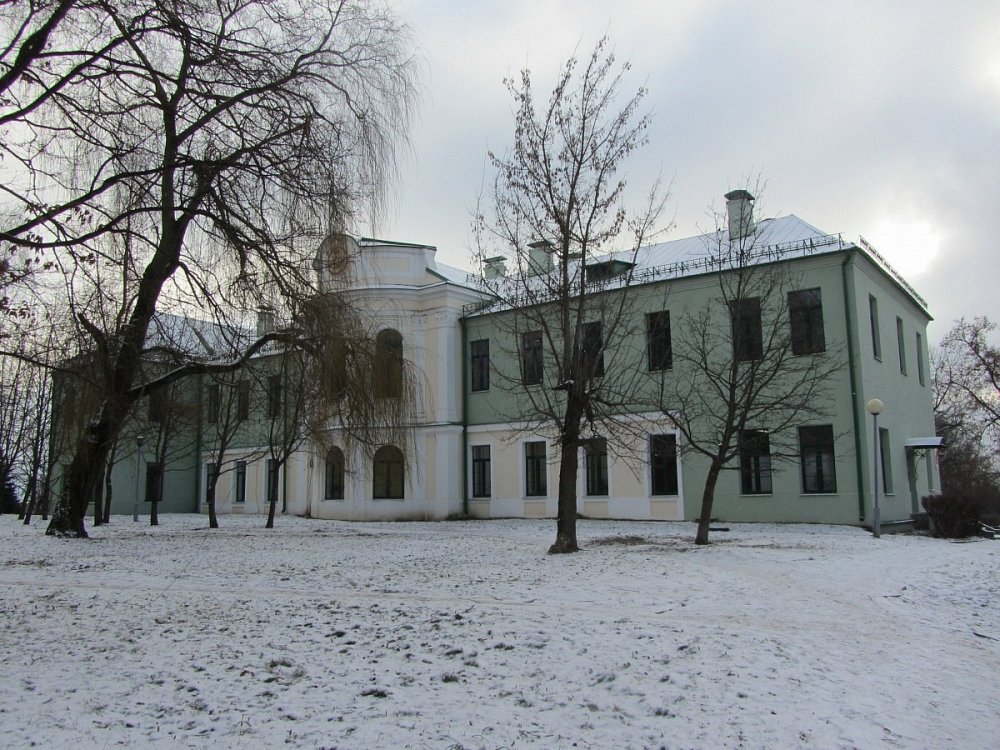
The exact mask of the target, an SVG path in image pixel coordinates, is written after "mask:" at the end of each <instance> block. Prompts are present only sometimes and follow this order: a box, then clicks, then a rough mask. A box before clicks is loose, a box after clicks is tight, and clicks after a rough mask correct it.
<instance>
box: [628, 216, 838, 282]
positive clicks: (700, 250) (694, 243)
mask: <svg viewBox="0 0 1000 750" xmlns="http://www.w3.org/2000/svg"><path fill="white" fill-rule="evenodd" d="M726 241H728V232H726V231H725V230H719V231H715V232H708V233H706V234H698V235H695V236H693V237H682V238H680V239H676V240H670V241H668V242H661V243H659V244H657V245H649V246H647V247H644V248H641V249H640V250H639V254H638V256H637V258H636V259H637V261H638V266H639V268H640V269H647V270H648V269H651V268H658V267H661V266H666V265H671V264H675V263H685V262H691V261H697V260H701V259H703V258H705V257H707V256H708V255H709V254H710V253H711V251H712V249H713V248H717V247H718V246H719V244H720V243H722V242H726ZM835 242H840V237H839V236H837V235H828V234H826V233H824V232H821V231H820V230H819V229H817V228H816V227H814V226H813V225H812V224H809V223H807V222H805V221H803V220H802V219H800V218H799V217H798V216H795V215H794V214H789V215H788V216H781V217H779V218H776V219H762V220H761V221H759V222H758V223H757V230H756V232H755V234H754V238H753V246H754V248H760V249H762V250H763V249H764V248H773V247H782V248H785V251H784V252H783V254H782V255H783V257H786V258H787V257H796V256H801V255H807V254H810V253H809V248H810V247H812V248H815V247H816V246H817V244H818V243H819V244H822V246H826V245H828V244H834V243H835ZM626 255H628V256H630V255H631V253H612V257H616V258H622V257H623V256H626Z"/></svg>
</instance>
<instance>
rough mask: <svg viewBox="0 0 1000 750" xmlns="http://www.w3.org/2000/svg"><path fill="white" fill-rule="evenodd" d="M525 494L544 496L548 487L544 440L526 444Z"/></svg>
mask: <svg viewBox="0 0 1000 750" xmlns="http://www.w3.org/2000/svg"><path fill="white" fill-rule="evenodd" d="M524 470H525V488H524V494H525V495H528V496H529V497H544V496H545V495H546V494H547V492H548V490H547V487H546V471H545V443H544V442H542V441H539V442H532V443H525V444H524Z"/></svg>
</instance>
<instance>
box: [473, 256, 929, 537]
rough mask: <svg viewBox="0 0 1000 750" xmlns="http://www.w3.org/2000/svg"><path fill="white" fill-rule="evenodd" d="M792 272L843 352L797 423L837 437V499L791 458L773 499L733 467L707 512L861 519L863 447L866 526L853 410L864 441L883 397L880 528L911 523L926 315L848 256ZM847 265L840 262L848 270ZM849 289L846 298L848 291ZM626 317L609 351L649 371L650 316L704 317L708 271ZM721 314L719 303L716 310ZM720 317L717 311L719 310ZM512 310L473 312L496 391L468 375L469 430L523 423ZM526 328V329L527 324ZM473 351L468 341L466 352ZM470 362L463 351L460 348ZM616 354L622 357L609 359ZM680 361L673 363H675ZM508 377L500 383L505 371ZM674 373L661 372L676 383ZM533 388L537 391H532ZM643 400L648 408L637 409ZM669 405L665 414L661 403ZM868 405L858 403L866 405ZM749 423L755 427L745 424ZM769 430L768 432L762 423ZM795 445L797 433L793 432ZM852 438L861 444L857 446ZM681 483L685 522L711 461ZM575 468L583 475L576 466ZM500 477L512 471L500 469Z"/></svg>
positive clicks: (925, 424) (924, 426)
mask: <svg viewBox="0 0 1000 750" xmlns="http://www.w3.org/2000/svg"><path fill="white" fill-rule="evenodd" d="M788 263H789V268H790V272H791V278H792V280H791V282H790V283H789V289H808V288H814V287H819V288H820V289H821V294H822V302H823V319H824V333H825V338H826V345H827V351H828V352H839V354H838V356H839V358H840V367H839V369H838V371H837V374H836V375H835V376H833V380H832V382H831V384H830V392H831V396H830V401H829V403H828V404H827V407H826V412H827V414H828V415H829V416H828V417H824V418H816V419H811V420H808V421H804V422H803V425H806V424H831V425H832V426H833V431H834V435H835V449H834V450H835V457H836V471H837V492H836V493H834V494H829V495H816V494H804V493H802V492H801V482H800V467H799V464H798V461H797V460H777V459H776V460H775V462H774V476H773V485H774V491H773V493H772V494H771V495H747V496H744V495H742V494H741V492H740V478H739V471H738V463H737V462H734V464H733V465H732V466H731V467H730V469H731V470H729V471H727V472H725V473H724V475H723V476H722V478H721V479H720V481H719V484H718V486H717V489H716V493H715V505H714V510H713V515H714V516H717V517H719V518H720V519H726V520H734V521H735V520H742V521H804V522H830V523H858V522H859V519H860V511H859V483H858V471H857V467H858V458H859V454H858V450H857V448H856V445H858V444H860V450H861V454H860V457H861V464H862V466H863V474H862V481H863V482H864V484H863V494H864V505H865V508H866V511H865V518H864V522H866V523H870V520H871V511H870V507H871V478H870V465H871V458H870V454H871V443H870V440H871V435H870V429H871V421H870V420H871V418H870V417H869V416H868V415H867V414H864V415H862V414H861V413H860V412H859V413H858V415H857V420H858V424H859V425H860V427H861V430H860V432H861V434H860V435H857V433H856V431H855V423H856V422H855V414H854V412H855V411H856V407H855V404H862V405H863V404H864V402H865V401H866V400H867V399H868V398H870V397H872V395H878V394H889V395H888V396H885V395H882V396H881V397H882V398H883V400H884V401H885V402H886V404H887V409H886V413H885V415H884V416H883V417H882V419H881V420H880V426H881V427H886V428H888V429H889V430H890V439H891V451H892V461H891V463H892V470H893V486H894V490H895V492H894V494H893V495H892V496H890V497H888V498H884V499H883V501H882V518H883V520H884V521H890V520H895V519H906V518H908V517H909V514H910V512H911V500H910V492H909V485H908V479H907V462H906V456H905V454H904V451H903V447H902V445H903V440H904V439H906V438H909V437H925V436H930V435H933V434H934V430H933V415H932V409H931V396H930V378H929V375H928V374H927V373H926V368H927V356H926V354H927V353H926V340H927V337H926V323H927V320H928V316H927V315H926V313H925V312H924V311H923V310H922V309H920V308H918V307H917V306H916V305H915V304H914V302H913V301H912V300H911V299H910V298H909V297H908V296H907V295H905V294H904V293H902V292H901V291H900V289H899V288H898V287H897V286H896V284H895V283H894V282H893V281H891V280H890V279H889V278H888V277H887V276H886V274H885V273H884V272H883V271H882V270H881V269H879V268H877V267H876V266H875V265H874V264H873V263H872V262H871V261H870V260H869V259H868V258H866V257H865V256H863V255H862V254H861V253H860V251H857V250H845V251H838V252H833V253H827V254H822V255H816V256H812V257H809V258H800V259H796V260H793V261H788ZM845 263H846V264H847V265H846V267H845ZM845 291H846V295H845ZM633 293H634V294H635V298H634V303H633V311H634V312H633V313H632V319H633V320H634V324H630V325H629V326H628V330H625V331H623V332H619V333H617V334H616V333H614V332H611V331H607V330H605V332H604V337H605V343H606V345H607V346H608V347H609V350H610V349H613V348H615V347H619V351H620V352H624V356H623V359H624V360H625V361H627V362H629V363H630V364H629V365H626V366H631V367H638V368H641V369H642V370H645V368H646V362H645V329H644V326H645V323H644V320H645V313H647V312H653V311H656V310H662V309H666V310H670V312H671V329H672V338H673V339H674V341H675V342H676V339H677V332H678V328H677V327H678V326H679V325H680V324H681V317H682V315H683V313H684V312H685V311H686V310H697V309H702V308H704V307H705V306H706V305H708V304H710V303H712V304H720V303H717V301H716V300H715V297H716V296H717V294H718V288H717V280H716V277H715V276H714V275H701V276H694V277H686V278H682V279H675V280H670V281H662V282H656V283H652V284H648V285H646V286H644V287H642V288H639V289H634V290H633ZM869 293H874V294H876V296H878V297H879V305H880V310H879V312H880V318H881V325H882V329H883V331H882V343H883V360H882V362H881V363H880V362H877V361H875V360H874V359H873V358H872V356H871V342H870V339H871V337H870V335H869V333H868V294H869ZM845 298H846V299H847V300H848V304H850V305H851V311H852V316H851V320H850V322H849V320H848V317H849V316H848V314H847V313H848V308H847V307H846V306H845ZM720 307H721V304H720ZM720 314H723V313H722V312H721V311H720ZM513 315H516V313H514V312H509V311H508V312H501V313H492V314H487V315H480V316H474V317H471V318H469V319H467V321H466V326H467V329H466V336H465V338H466V342H471V341H473V340H475V339H478V338H488V339H490V354H491V358H492V361H493V370H494V371H493V372H491V388H490V390H489V391H488V392H484V393H471V392H470V382H469V376H468V367H466V384H465V385H466V394H467V398H468V403H467V415H468V422H469V424H470V425H497V424H503V423H505V422H511V421H517V419H519V418H520V419H524V418H526V417H528V416H529V415H528V414H527V413H526V412H525V405H526V403H527V399H525V396H524V393H523V390H522V387H521V386H520V385H518V384H517V383H516V378H517V375H518V360H517V346H516V337H515V336H513V335H511V331H510V330H509V328H510V323H509V320H510V318H511V316H513ZM897 315H898V316H900V317H901V318H902V319H903V321H904V328H905V331H906V344H907V351H906V354H907V357H908V365H909V366H908V375H906V376H904V375H902V374H901V373H900V371H899V365H898V358H897V356H896V351H897V350H896V323H895V321H896V316H897ZM849 326H850V327H852V328H853V329H854V331H855V332H854V340H853V342H852V346H853V347H854V353H855V358H854V364H855V368H856V376H857V377H856V381H857V385H858V390H859V392H858V394H857V397H856V398H852V394H851V378H850V370H849V362H850V357H849V355H848V339H849V335H850V334H849ZM527 327H530V326H528V325H525V328H527ZM918 331H919V332H920V333H921V336H922V339H923V342H924V347H925V351H924V357H923V363H924V368H925V378H924V381H925V385H924V386H921V385H919V381H918V378H917V374H916V356H915V352H914V349H915V333H916V332H918ZM467 346H468V345H467ZM466 356H467V357H468V351H466ZM609 356H612V357H614V356H620V355H617V354H615V355H609ZM551 366H552V365H551V362H548V361H547V362H546V367H547V371H546V383H551V378H549V375H550V374H551V370H550V369H548V368H551ZM677 366H678V365H677V363H676V360H675V367H677ZM505 374H506V376H507V378H508V379H507V380H505V378H504V375H505ZM673 374H675V372H668V373H666V375H665V377H668V378H669V377H671V375H673ZM647 382H648V389H649V390H648V391H647V393H646V394H645V396H644V397H640V398H638V399H637V402H638V403H639V404H640V406H639V407H638V408H637V411H644V410H653V409H655V408H656V406H658V404H657V403H656V402H657V399H656V397H655V392H656V385H657V376H656V375H651V376H650V377H649V378H648V381H647ZM534 387H539V386H534ZM643 404H644V406H642V405H643ZM664 406H665V407H667V408H668V409H669V408H670V407H671V406H672V405H670V404H664ZM861 408H863V407H861ZM751 427H752V425H751ZM760 427H762V428H766V427H767V425H760ZM789 437H790V439H791V441H793V442H797V438H796V436H795V435H794V434H793V435H791V436H789ZM856 438H857V440H856ZM682 461H683V482H684V486H683V488H682V491H683V495H684V508H685V516H686V517H687V518H694V517H696V516H697V514H698V512H699V509H700V498H701V489H702V487H703V485H704V480H705V476H706V473H707V460H706V459H704V458H702V457H701V456H700V455H697V454H693V453H687V454H684V456H683V458H682ZM581 470H582V467H581ZM497 471H499V472H500V473H501V474H505V473H506V471H507V469H505V468H504V467H498V469H497ZM916 474H917V484H918V487H917V489H918V493H920V494H926V492H927V481H926V477H927V474H926V471H925V470H924V467H923V465H921V468H920V470H919V471H917V473H916Z"/></svg>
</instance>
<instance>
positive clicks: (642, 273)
mask: <svg viewBox="0 0 1000 750" xmlns="http://www.w3.org/2000/svg"><path fill="white" fill-rule="evenodd" d="M831 246H834V247H836V249H838V250H839V249H843V248H844V247H845V243H844V240H843V238H842V237H841V236H840V235H839V234H827V235H821V236H818V237H810V238H808V239H804V240H794V241H792V242H782V243H777V244H774V245H766V246H764V247H761V248H760V249H759V250H757V251H756V252H751V253H749V254H748V255H747V256H746V260H747V261H749V262H761V263H768V262H774V261H779V260H782V259H783V258H785V257H786V256H788V255H790V254H792V253H794V254H795V255H796V256H808V255H813V254H816V253H820V252H826V251H827V250H828V249H829V248H830V247H831ZM735 265H736V264H735V262H734V261H731V260H727V259H723V258H720V257H718V256H715V255H705V256H703V257H700V258H693V259H691V260H680V261H675V262H673V263H665V264H663V265H659V266H653V267H651V268H646V269H643V270H639V271H635V272H634V273H633V274H632V282H633V283H639V284H646V283H650V282H653V281H659V280H662V279H671V278H680V277H683V276H688V275H692V274H698V273H714V272H718V271H723V270H731V269H732V268H734V267H735ZM890 272H891V273H894V274H895V272H894V271H891V269H890ZM469 276H470V277H471V276H472V274H469ZM895 276H898V274H895ZM470 280H471V279H470ZM480 283H481V280H480ZM903 283H904V284H905V283H906V282H905V281H904V282H903ZM914 294H916V292H914ZM519 296H523V297H525V300H524V302H525V303H526V304H539V303H542V302H544V301H545V299H543V297H544V295H537V296H536V295H531V294H530V293H527V294H524V295H519ZM918 299H919V296H918ZM529 300H530V301H529ZM520 301H521V300H517V301H515V304H517V302H520ZM507 304H509V301H508V302H507V303H505V302H504V301H502V300H495V299H494V300H482V301H480V302H472V303H470V304H467V305H463V307H462V314H463V315H472V314H475V313H481V312H486V311H489V310H491V309H493V308H501V307H505V306H506V305H507ZM925 306H926V305H925Z"/></svg>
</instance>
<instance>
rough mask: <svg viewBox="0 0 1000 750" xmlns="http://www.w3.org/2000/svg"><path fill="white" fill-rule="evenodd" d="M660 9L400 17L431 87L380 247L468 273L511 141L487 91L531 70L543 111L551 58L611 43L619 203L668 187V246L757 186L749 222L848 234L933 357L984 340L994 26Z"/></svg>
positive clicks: (500, 8) (518, 8) (999, 93)
mask: <svg viewBox="0 0 1000 750" xmlns="http://www.w3.org/2000/svg"><path fill="white" fill-rule="evenodd" d="M677 5H678V4H669V5H668V4H660V3H648V2H638V1H637V0H624V1H623V2H618V3H616V4H615V6H614V8H613V9H612V8H609V6H608V5H607V4H605V3H603V2H597V1H596V0H581V1H580V2H566V1H563V0H557V1H552V2H543V1H539V0H536V1H535V2H528V1H527V0H523V1H522V0H516V1H510V2H499V1H494V2H485V3H441V2H439V1H432V0H399V1H398V2H397V3H396V7H397V8H398V9H399V12H400V13H401V14H402V15H403V17H404V18H405V19H406V20H408V21H409V22H410V23H411V24H412V25H413V27H414V29H415V31H416V33H417V37H418V40H419V41H420V43H421V45H422V46H423V48H424V50H425V54H426V55H427V57H428V60H429V71H428V76H427V78H426V80H425V89H426V95H425V99H424V107H423V114H422V118H421V121H420V123H419V125H418V126H417V128H416V130H415V131H414V137H413V143H414V161H413V163H412V164H411V165H410V166H409V167H408V168H407V169H406V171H405V174H404V180H403V184H402V185H401V189H400V198H399V206H400V208H399V211H398V214H397V216H396V217H394V220H392V221H390V222H388V226H387V227H386V233H388V234H390V235H391V236H393V237H396V238H398V239H403V240H413V241H419V242H428V243H431V244H437V245H438V246H439V248H440V250H439V254H440V257H441V259H442V260H444V261H446V262H449V263H453V264H456V265H465V266H467V265H469V262H470V261H469V255H468V240H469V232H468V226H469V216H470V208H471V206H472V205H473V203H474V202H475V199H476V196H477V194H478V192H479V190H480V186H481V185H482V184H483V180H484V174H485V175H487V179H488V175H489V174H490V173H489V170H488V167H487V165H486V163H485V155H486V152H487V150H488V149H491V148H492V149H494V150H499V151H503V150H504V149H505V148H506V147H507V146H508V144H509V143H510V139H511V137H512V132H513V114H512V105H511V103H510V99H509V96H508V94H507V92H506V91H505V90H504V88H503V86H502V83H501V81H502V79H503V78H504V77H505V76H510V75H516V74H517V72H518V71H519V70H520V69H521V68H522V67H525V66H529V67H530V68H531V69H532V71H533V74H534V76H535V81H536V88H537V89H538V91H539V92H540V93H541V92H544V91H547V88H548V85H549V84H550V83H551V82H552V80H553V79H554V77H555V74H556V72H557V70H558V68H559V66H560V64H561V63H562V62H563V61H564V60H565V59H566V57H567V56H569V55H570V54H572V53H573V52H574V51H577V52H578V53H579V54H586V53H587V52H589V51H590V49H591V48H592V46H593V44H594V42H595V41H596V40H597V39H598V38H599V37H600V36H602V35H603V34H605V33H609V34H610V35H611V37H612V42H613V44H614V46H615V49H616V51H617V52H618V53H619V56H620V58H621V59H626V58H627V59H630V60H631V62H632V67H633V69H632V74H631V79H630V80H631V82H632V84H633V85H634V86H635V87H638V86H640V85H645V86H647V87H648V89H649V96H648V99H647V101H648V103H649V105H650V107H651V108H652V110H653V112H654V126H653V128H652V129H651V132H650V141H651V142H650V144H649V146H647V147H646V148H645V149H644V150H643V151H641V152H640V153H639V154H637V156H636V158H635V159H634V160H633V161H632V162H631V163H630V165H629V170H628V171H629V176H630V185H631V186H632V189H633V191H634V196H635V197H636V199H638V198H639V197H641V195H642V194H643V193H644V192H645V189H646V187H648V185H649V183H650V182H651V180H652V179H654V178H655V176H656V175H657V174H658V173H659V172H660V171H661V170H662V172H663V174H664V175H665V177H666V178H667V179H668V180H671V179H672V182H673V189H674V199H673V202H672V204H671V206H670V212H671V213H672V214H673V215H675V216H676V219H677V228H676V230H675V232H674V236H683V235H685V234H691V233H693V232H695V231H697V230H698V228H699V227H704V226H705V225H706V223H707V222H706V219H705V210H706V207H707V206H708V205H709V204H710V203H712V202H713V201H714V202H715V203H716V204H719V203H720V202H721V196H722V194H723V193H724V192H726V190H728V189H730V188H732V187H734V186H737V185H738V184H740V183H741V182H742V181H744V180H745V179H746V178H748V177H751V178H753V177H756V176H757V175H760V176H761V177H763V178H764V179H765V180H766V182H767V190H766V195H764V196H763V197H762V200H761V204H762V208H763V209H764V211H765V212H770V213H772V214H784V213H795V214H797V215H798V216H800V217H802V218H803V219H805V220H806V221H809V222H810V223H812V224H814V225H816V226H817V227H819V228H821V229H823V230H824V231H829V232H842V233H844V234H845V237H847V238H848V239H856V237H857V235H858V234H864V235H865V236H866V238H868V239H869V240H871V241H872V242H873V243H874V244H875V246H876V247H877V248H879V250H880V251H881V252H883V253H884V254H885V255H886V256H887V257H888V258H889V260H890V262H891V263H893V264H894V265H897V266H898V267H899V270H900V271H902V272H903V273H904V274H905V275H906V276H907V277H908V278H909V280H910V281H911V282H912V283H913V284H914V286H915V287H916V288H917V290H918V291H919V292H920V293H921V294H922V295H924V296H925V297H926V298H927V299H928V301H929V303H930V307H931V312H932V314H934V315H935V317H937V318H938V319H939V322H937V323H935V324H934V325H933V326H932V328H931V332H930V334H929V338H930V340H931V341H932V342H933V341H935V340H936V339H937V338H939V337H940V335H941V334H943V332H944V330H945V329H946V328H947V326H948V324H949V323H950V320H951V319H952V318H954V317H958V316H959V315H976V314H985V315H987V316H989V317H991V318H994V319H998V320H1000V295H997V294H996V292H995V286H996V279H997V278H1000V253H998V252H997V251H996V250H995V248H994V243H993V241H992V239H991V237H992V236H993V235H994V234H995V232H994V229H993V227H992V226H991V224H992V222H994V221H997V219H995V218H994V217H995V216H996V215H997V213H998V212H997V211H996V209H995V204H996V202H997V195H996V191H997V187H998V186H1000V159H998V158H997V153H996V152H997V145H996V144H998V143H1000V55H998V53H997V52H996V41H995V40H996V37H997V34H998V31H1000V6H998V5H997V4H996V3H990V2H975V3H973V2H970V3H965V4H963V6H962V12H956V11H955V9H954V8H953V7H951V6H947V5H945V4H940V5H939V4H923V5H914V4H912V3H908V2H907V3H904V2H884V3H870V2H860V1H859V2H839V3H831V4H826V5H817V4H814V3H801V2H769V3H753V4H750V3H734V2H721V1H717V2H715V1H713V2H691V3H683V4H679V5H682V6H683V7H682V8H677V7H676V6H677Z"/></svg>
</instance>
